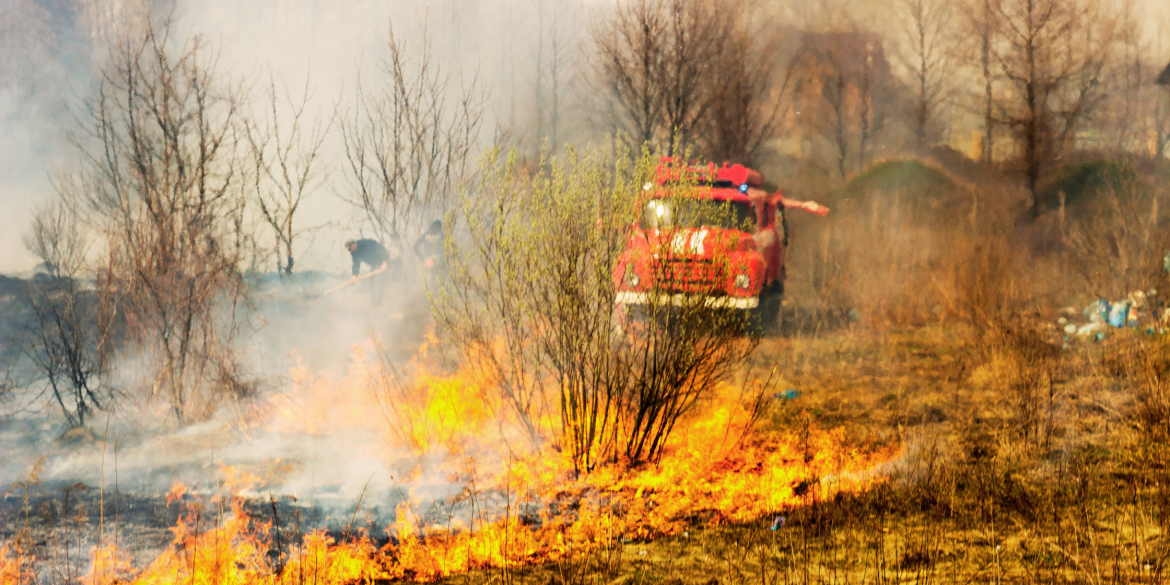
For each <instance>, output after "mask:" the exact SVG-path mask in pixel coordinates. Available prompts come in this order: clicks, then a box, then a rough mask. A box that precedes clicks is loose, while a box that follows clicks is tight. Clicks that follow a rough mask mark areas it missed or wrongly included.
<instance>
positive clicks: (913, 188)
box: [828, 159, 964, 211]
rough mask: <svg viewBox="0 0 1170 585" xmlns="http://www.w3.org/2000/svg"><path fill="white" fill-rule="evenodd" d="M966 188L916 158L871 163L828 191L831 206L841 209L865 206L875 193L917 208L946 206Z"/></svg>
mask: <svg viewBox="0 0 1170 585" xmlns="http://www.w3.org/2000/svg"><path fill="white" fill-rule="evenodd" d="M963 191H964V189H963V188H962V186H961V185H960V184H959V182H958V181H957V180H956V179H955V178H954V177H952V176H951V175H950V174H949V173H947V172H946V171H945V170H942V169H940V168H937V167H934V166H931V165H928V164H926V163H924V162H922V161H919V160H915V159H904V160H888V161H880V162H876V163H873V164H871V165H870V166H868V167H867V168H866V169H865V170H863V171H861V172H860V173H858V174H856V175H854V176H853V177H852V178H850V179H849V181H848V182H847V183H845V184H844V185H843V186H841V187H839V188H837V189H835V190H834V191H832V192H830V193H829V194H828V200H829V206H830V207H834V208H837V209H841V210H842V211H846V210H849V209H856V208H860V207H864V206H865V203H866V202H867V201H869V200H871V199H872V198H874V197H875V196H881V197H884V198H886V199H890V198H897V200H899V201H900V202H901V204H903V205H907V206H909V207H911V208H912V209H914V210H916V211H937V210H940V209H943V208H944V207H945V206H946V204H947V203H948V202H951V201H952V200H953V199H954V198H955V196H956V195H958V194H959V193H961V192H963Z"/></svg>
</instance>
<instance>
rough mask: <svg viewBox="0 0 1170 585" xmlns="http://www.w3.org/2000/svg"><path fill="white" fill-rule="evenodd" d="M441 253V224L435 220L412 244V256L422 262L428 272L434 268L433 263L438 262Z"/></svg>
mask: <svg viewBox="0 0 1170 585" xmlns="http://www.w3.org/2000/svg"><path fill="white" fill-rule="evenodd" d="M442 252H443V222H441V221H439V220H437V219H436V220H435V221H433V222H431V227H430V229H428V230H427V231H426V233H424V234H423V235H421V236H419V238H418V240H416V241H415V242H414V255H415V256H417V257H418V259H419V260H422V261H423V264H425V265H426V267H427V269H428V270H430V269H432V268H434V267H435V263H436V262H437V261H438V260H439V257H440V255H441V254H442Z"/></svg>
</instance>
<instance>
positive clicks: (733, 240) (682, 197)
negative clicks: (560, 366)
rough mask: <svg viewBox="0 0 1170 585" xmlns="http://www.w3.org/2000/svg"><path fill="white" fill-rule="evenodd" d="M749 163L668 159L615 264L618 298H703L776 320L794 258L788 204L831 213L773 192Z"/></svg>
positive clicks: (627, 301)
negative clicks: (787, 270)
mask: <svg viewBox="0 0 1170 585" xmlns="http://www.w3.org/2000/svg"><path fill="white" fill-rule="evenodd" d="M763 182H764V178H763V176H762V175H761V174H760V173H759V172H757V171H755V170H753V169H749V168H747V167H744V166H743V165H738V164H736V165H728V164H727V163H724V164H723V166H722V167H716V166H715V163H710V164H708V165H707V166H695V165H684V164H681V163H680V162H679V161H677V160H676V159H674V158H670V157H664V158H663V159H662V160H661V161H660V163H659V165H658V170H657V173H656V177H655V180H654V182H652V183H647V184H646V185H645V187H644V193H643V196H642V198H641V200H640V202H639V203H640V213H639V218H638V221H636V222H635V224H634V225H633V226H632V227H631V229H630V230H629V235H628V238H627V240H626V247H625V250H624V251H623V253H622V255H621V256H620V257H619V259H618V262H617V263H616V264H615V267H614V273H613V278H614V284H615V286H616V287H617V298H616V300H617V303H618V304H619V305H620V306H621V307H622V308H627V307H630V306H638V305H647V304H651V303H654V304H662V305H665V304H668V303H669V304H674V305H676V306H678V305H683V304H686V303H697V302H700V301H701V302H703V303H705V304H706V305H707V306H710V307H717V308H727V309H740V310H747V311H751V312H752V313H754V314H756V315H758V317H759V318H760V319H761V320H762V322H765V323H766V322H767V321H766V320H768V319H774V318H775V315H776V312H777V311H778V310H779V307H780V296H781V294H782V293H783V290H784V277H785V261H786V260H787V257H788V229H787V224H786V222H785V220H784V209H785V208H787V207H797V208H802V209H805V210H807V211H810V212H813V213H817V214H820V215H824V214H826V213H828V211H829V210H828V209H827V208H825V207H823V206H820V205H818V204H816V203H812V202H807V203H806V202H800V201H793V200H791V199H785V198H784V196H783V195H781V193H780V192H779V191H777V192H775V193H768V192H767V191H766V190H765V189H764V188H763Z"/></svg>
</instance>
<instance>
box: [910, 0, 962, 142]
mask: <svg viewBox="0 0 1170 585" xmlns="http://www.w3.org/2000/svg"><path fill="white" fill-rule="evenodd" d="M898 9H899V12H900V17H901V20H902V23H903V26H904V28H903V30H902V33H903V37H904V43H905V44H904V50H903V51H901V61H902V63H903V65H904V66H905V67H906V69H907V71H909V73H910V78H911V79H912V80H913V86H912V87H913V88H914V92H915V98H916V99H915V102H916V103H915V108H914V140H915V144H916V145H917V147H918V149H919V150H922V149H923V148H925V147H926V146H927V145H928V144H929V143H930V142H933V141H934V140H936V139H937V136H938V134H937V130H936V129H935V128H934V126H935V124H934V122H935V121H936V116H937V115H938V113H939V109H940V108H941V107H942V106H943V105H944V104H945V102H946V100H947V99H948V98H949V97H950V94H951V88H952V85H953V72H952V71H950V65H951V63H950V60H951V55H952V54H953V43H954V41H953V39H954V38H955V36H956V35H955V30H954V27H953V18H952V12H951V10H952V9H951V6H950V4H949V3H947V2H944V1H942V0H900V1H899V2H898Z"/></svg>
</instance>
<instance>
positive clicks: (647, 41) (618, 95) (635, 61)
mask: <svg viewBox="0 0 1170 585" xmlns="http://www.w3.org/2000/svg"><path fill="white" fill-rule="evenodd" d="M667 19H668V15H667V14H666V12H665V11H664V10H662V2H661V1H660V0H629V1H623V2H620V3H619V4H618V5H617V7H616V9H615V10H614V13H613V15H612V17H611V18H608V19H604V20H601V21H599V22H597V23H595V24H594V29H593V31H592V40H593V47H592V50H591V52H590V54H589V58H590V59H591V62H590V65H591V69H592V71H591V73H592V76H593V79H594V83H595V89H596V91H597V92H598V93H599V94H601V95H602V96H604V97H605V98H606V99H607V100H611V102H610V103H611V104H612V106H610V107H606V108H605V109H606V112H605V114H606V115H607V117H608V118H609V120H610V122H611V123H612V124H613V126H614V127H615V128H618V129H620V130H621V131H622V133H623V134H625V135H626V136H628V137H629V139H630V140H631V141H633V143H634V144H636V145H641V144H645V143H649V142H652V141H654V140H655V138H656V133H657V131H658V130H659V128H660V127H661V123H662V116H663V115H664V113H663V111H664V109H665V103H664V101H665V97H664V96H665V92H666V89H665V88H664V87H663V85H662V83H663V71H664V69H665V67H666V52H667V51H668V48H667V46H666V43H667V40H666V39H667V34H668V33H667V30H668V27H669V26H670V25H669V23H668V22H667ZM635 150H636V149H635Z"/></svg>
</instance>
